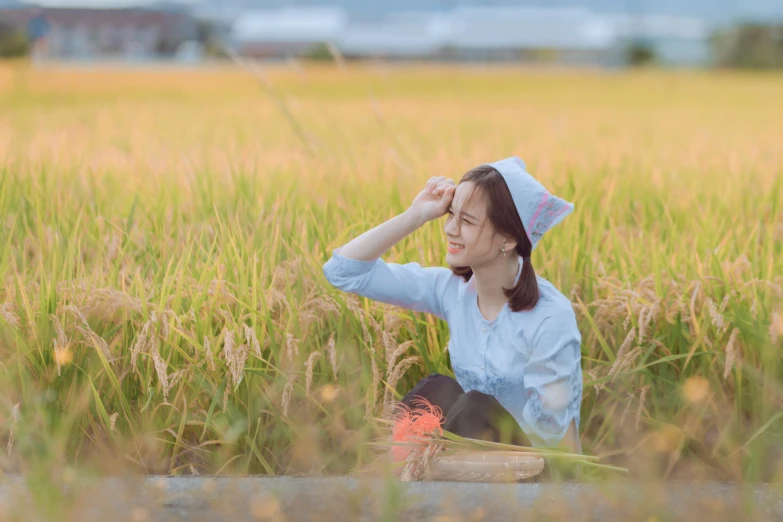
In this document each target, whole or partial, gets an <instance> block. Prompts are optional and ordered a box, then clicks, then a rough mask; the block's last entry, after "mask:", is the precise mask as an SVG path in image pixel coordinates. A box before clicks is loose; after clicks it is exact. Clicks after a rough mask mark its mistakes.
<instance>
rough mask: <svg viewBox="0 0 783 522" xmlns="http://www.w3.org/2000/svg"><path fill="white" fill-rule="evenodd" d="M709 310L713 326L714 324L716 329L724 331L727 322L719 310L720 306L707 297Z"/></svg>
mask: <svg viewBox="0 0 783 522" xmlns="http://www.w3.org/2000/svg"><path fill="white" fill-rule="evenodd" d="M707 310H709V312H710V318H711V319H712V326H714V327H715V329H716V330H718V331H719V332H721V331H724V330H725V323H724V320H723V316H722V315H721V313H720V312H719V311H718V308H717V307H716V306H715V302H714V301H713V300H712V299H710V298H709V297H708V298H707Z"/></svg>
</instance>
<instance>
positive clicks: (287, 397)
mask: <svg viewBox="0 0 783 522" xmlns="http://www.w3.org/2000/svg"><path fill="white" fill-rule="evenodd" d="M298 379H299V376H298V375H296V374H291V376H290V377H289V378H288V382H286V383H285V388H283V398H282V399H281V401H280V406H281V408H282V409H283V416H284V417H288V407H289V406H290V404H291V394H292V393H293V391H294V383H295V382H296V381H297V380H298Z"/></svg>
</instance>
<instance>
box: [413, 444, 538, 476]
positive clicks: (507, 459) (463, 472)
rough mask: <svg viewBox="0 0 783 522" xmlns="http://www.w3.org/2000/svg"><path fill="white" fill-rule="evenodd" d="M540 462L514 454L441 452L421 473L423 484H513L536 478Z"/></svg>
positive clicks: (505, 452)
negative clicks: (442, 481) (443, 481)
mask: <svg viewBox="0 0 783 522" xmlns="http://www.w3.org/2000/svg"><path fill="white" fill-rule="evenodd" d="M544 464H545V462H544V459H543V458H542V457H540V456H539V455H534V454H529V453H528V454H525V453H519V452H515V451H463V452H444V453H443V454H441V455H438V456H436V457H434V458H433V460H432V462H431V463H430V465H429V466H428V467H427V469H426V470H425V471H424V479H425V480H449V481H461V482H516V481H519V480H525V479H529V478H532V477H535V476H536V475H538V474H540V473H541V472H542V471H543V470H544Z"/></svg>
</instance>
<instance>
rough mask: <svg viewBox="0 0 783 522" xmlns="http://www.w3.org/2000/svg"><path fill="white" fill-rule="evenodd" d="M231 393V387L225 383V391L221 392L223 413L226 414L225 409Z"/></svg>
mask: <svg viewBox="0 0 783 522" xmlns="http://www.w3.org/2000/svg"><path fill="white" fill-rule="evenodd" d="M230 392H231V386H229V385H228V383H226V389H225V390H224V391H223V413H225V412H226V407H227V406H228V396H229V393H230Z"/></svg>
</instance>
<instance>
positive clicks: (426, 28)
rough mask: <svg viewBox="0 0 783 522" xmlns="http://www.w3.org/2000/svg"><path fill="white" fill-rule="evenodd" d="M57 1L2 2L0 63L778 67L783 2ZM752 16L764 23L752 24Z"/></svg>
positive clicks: (782, 41) (782, 42) (782, 48)
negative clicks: (232, 60)
mask: <svg viewBox="0 0 783 522" xmlns="http://www.w3.org/2000/svg"><path fill="white" fill-rule="evenodd" d="M54 1H55V2H56V3H57V4H58V5H57V6H51V5H34V4H31V3H25V2H20V1H18V0H0V56H3V55H5V56H9V55H13V54H14V53H15V52H16V53H20V52H24V53H27V54H30V55H32V57H33V58H34V59H36V60H58V61H60V60H62V61H65V60H79V61H97V60H137V61H151V60H177V61H181V62H199V61H202V60H207V59H210V60H211V59H220V58H221V57H223V58H224V57H225V51H226V50H227V49H231V50H234V51H236V52H238V53H240V54H243V55H246V56H250V57H253V58H256V59H262V60H280V59H290V58H292V57H300V58H310V59H332V58H333V57H334V56H335V55H336V54H339V55H342V57H343V58H346V59H382V60H417V61H421V60H438V61H468V62H475V61H515V62H527V63H554V64H568V65H588V66H600V67H620V66H625V65H629V64H638V63H655V64H657V65H661V66H671V67H680V66H681V67H707V66H711V65H730V62H732V61H734V62H738V61H741V60H740V58H738V56H739V54H741V53H740V52H739V51H738V50H737V49H738V47H741V46H743V45H744V46H746V47H747V46H749V45H751V44H750V43H748V42H758V41H759V40H761V41H762V42H766V43H765V44H764V45H766V48H765V49H764V50H762V51H758V52H756V54H758V55H759V56H761V57H762V58H763V59H766V60H767V61H768V62H775V60H776V58H769V56H776V53H780V55H781V57H782V58H781V59H780V61H781V65H782V66H783V31H781V27H783V24H781V23H780V20H783V2H779V1H778V0H752V1H753V2H756V3H757V4H758V3H763V2H769V8H768V9H767V10H766V11H765V10H764V9H760V8H758V6H757V9H756V11H758V12H755V11H752V10H751V11H749V12H746V13H745V15H742V16H744V17H745V18H744V19H743V18H742V17H741V16H740V13H742V12H744V11H741V10H740V7H739V5H740V4H739V3H738V2H737V1H736V0H715V1H712V0H694V1H693V4H694V5H695V6H697V7H693V6H691V9H685V8H683V7H682V6H681V5H680V4H681V3H679V4H678V3H676V2H673V1H669V0H661V1H660V2H656V3H655V8H653V7H652V4H645V3H643V2H637V3H634V2H629V1H627V0H593V1H589V0H584V1H582V2H575V4H578V5H570V6H567V5H549V6H537V5H520V3H521V2H513V3H512V2H507V4H508V5H505V4H504V3H503V2H489V1H483V2H479V1H478V0H476V1H475V2H473V3H474V4H476V5H469V4H468V3H467V2H464V1H451V2H450V1H446V0H420V1H419V2H411V1H408V0H392V1H389V2H386V3H384V4H382V5H381V4H376V5H375V6H373V5H372V3H368V2H358V1H356V0H334V3H333V4H329V3H326V2H320V3H319V2H317V0H314V2H313V3H311V4H304V3H294V2H285V3H284V2H279V3H273V2H264V1H263V0H256V1H253V0H224V1H222V2H216V1H211V2H207V1H203V2H200V1H195V0H194V1H191V2H182V3H155V4H146V5H140V6H137V7H127V6H126V7H122V8H116V7H112V5H113V3H112V2H113V1H115V0H83V1H90V2H92V4H91V6H89V7H88V6H85V5H83V4H80V3H79V2H80V0H54ZM730 2H734V3H730ZM478 4H481V5H478ZM512 4H513V5H512ZM778 4H780V5H779V8H777V7H776V5H778ZM748 13H750V14H748ZM751 15H754V16H756V18H759V17H761V18H763V20H762V21H752V22H748V19H749V17H751ZM762 15H764V16H762ZM743 20H744V21H743ZM775 20H778V22H775ZM749 31H751V32H752V34H751V35H747V34H746V33H748V32H749ZM754 31H755V32H754ZM767 40H768V42H767ZM754 45H758V44H757V43H756V44H754ZM746 54H747V53H746ZM764 57H766V58H764ZM763 59H762V62H763ZM747 61H748V60H746V62H747ZM751 61H752V60H751ZM756 61H758V60H756Z"/></svg>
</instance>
